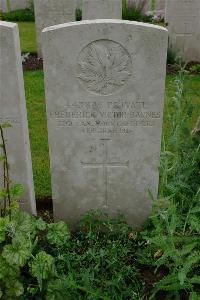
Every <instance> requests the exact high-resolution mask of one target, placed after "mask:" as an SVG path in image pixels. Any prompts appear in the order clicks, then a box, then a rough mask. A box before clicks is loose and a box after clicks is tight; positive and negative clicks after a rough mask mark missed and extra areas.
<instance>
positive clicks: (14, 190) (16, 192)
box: [10, 184, 24, 199]
mask: <svg viewBox="0 0 200 300" xmlns="http://www.w3.org/2000/svg"><path fill="white" fill-rule="evenodd" d="M23 193H24V187H23V185H21V184H15V185H14V186H12V187H11V188H10V195H11V198H12V199H16V198H19V196H21V195H22V194H23Z"/></svg>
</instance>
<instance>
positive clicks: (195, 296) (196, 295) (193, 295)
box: [189, 292, 200, 300]
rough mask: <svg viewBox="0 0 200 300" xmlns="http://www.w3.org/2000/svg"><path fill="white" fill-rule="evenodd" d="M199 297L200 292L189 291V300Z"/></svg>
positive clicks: (195, 299) (197, 299)
mask: <svg viewBox="0 0 200 300" xmlns="http://www.w3.org/2000/svg"><path fill="white" fill-rule="evenodd" d="M199 299H200V294H198V293H195V292H193V293H190V298H189V300H199Z"/></svg>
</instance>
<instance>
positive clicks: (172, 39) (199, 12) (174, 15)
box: [166, 0, 200, 62]
mask: <svg viewBox="0 0 200 300" xmlns="http://www.w3.org/2000/svg"><path fill="white" fill-rule="evenodd" d="M166 22H167V24H168V30H169V43H170V48H171V49H172V50H173V51H174V52H176V53H177V55H178V56H180V57H181V58H182V59H183V60H184V61H185V62H188V61H200V1H199V0H167V4H166Z"/></svg>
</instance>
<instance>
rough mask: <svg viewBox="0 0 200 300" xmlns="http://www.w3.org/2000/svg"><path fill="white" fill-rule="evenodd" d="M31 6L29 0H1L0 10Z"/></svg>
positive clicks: (5, 10)
mask: <svg viewBox="0 0 200 300" xmlns="http://www.w3.org/2000/svg"><path fill="white" fill-rule="evenodd" d="M28 7H30V1H29V0H9V2H8V1H7V0H0V11H2V12H8V11H9V10H11V11H13V10H16V9H25V8H28Z"/></svg>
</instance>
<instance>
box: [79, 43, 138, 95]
mask: <svg viewBox="0 0 200 300" xmlns="http://www.w3.org/2000/svg"><path fill="white" fill-rule="evenodd" d="M78 64H79V73H78V74H77V77H78V78H79V79H80V81H81V82H82V84H83V85H84V86H85V87H86V89H87V90H89V91H92V92H94V93H97V94H102V95H108V94H112V93H113V92H115V91H116V89H118V88H120V87H122V86H123V85H124V84H125V83H126V81H127V80H128V78H129V77H130V76H131V74H132V69H131V67H132V62H131V57H130V55H129V54H128V52H127V51H126V50H125V49H124V48H123V47H122V46H121V45H120V44H118V43H116V42H113V41H107V40H99V41H95V42H92V43H91V44H89V45H88V46H87V47H85V48H84V49H83V50H82V52H81V54H80V57H79V63H78Z"/></svg>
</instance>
